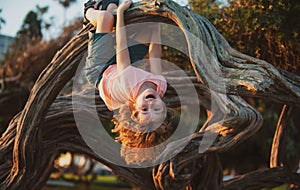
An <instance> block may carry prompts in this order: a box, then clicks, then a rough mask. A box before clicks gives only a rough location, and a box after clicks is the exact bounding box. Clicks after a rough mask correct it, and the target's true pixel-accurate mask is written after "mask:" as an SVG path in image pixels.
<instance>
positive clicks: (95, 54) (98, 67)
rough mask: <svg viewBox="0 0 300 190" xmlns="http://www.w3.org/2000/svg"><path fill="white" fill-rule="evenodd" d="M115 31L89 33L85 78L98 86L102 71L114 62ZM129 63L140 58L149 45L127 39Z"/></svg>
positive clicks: (145, 52) (143, 55)
mask: <svg viewBox="0 0 300 190" xmlns="http://www.w3.org/2000/svg"><path fill="white" fill-rule="evenodd" d="M115 47H116V38H115V33H114V32H111V33H94V32H93V31H92V32H90V33H89V44H88V56H87V59H86V64H85V75H86V79H87V80H88V81H89V82H90V83H91V84H93V85H95V86H96V88H97V87H98V84H99V82H100V80H101V78H102V74H103V72H104V71H105V70H106V69H107V68H108V67H109V66H110V65H112V64H116V49H115ZM128 49H129V54H130V60H131V63H134V62H137V61H140V60H142V59H143V58H144V57H145V55H146V54H147V53H148V49H149V47H148V46H147V45H144V44H141V43H139V42H137V41H135V40H132V39H128Z"/></svg>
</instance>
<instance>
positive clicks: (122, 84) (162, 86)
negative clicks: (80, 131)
mask: <svg viewBox="0 0 300 190" xmlns="http://www.w3.org/2000/svg"><path fill="white" fill-rule="evenodd" d="M144 82H152V83H154V84H155V85H156V86H157V88H156V91H157V93H158V94H159V95H160V97H162V96H163V95H164V94H165V92H166V90H167V81H166V79H165V78H164V77H163V76H162V75H155V74H153V73H150V72H147V71H144V70H142V69H139V68H136V67H134V66H131V65H130V66H128V67H126V68H125V69H124V70H123V71H122V72H121V73H119V74H118V71H117V65H116V64H114V65H111V66H109V67H108V68H107V69H106V70H105V72H104V73H103V77H102V79H101V81H100V83H99V86H98V88H99V92H100V97H101V98H102V100H103V101H104V102H105V104H106V106H107V107H108V109H109V110H115V109H118V108H120V106H121V105H122V104H125V103H126V102H128V101H134V100H135V99H136V97H137V94H138V91H139V89H140V87H141V86H142V84H143V83H144Z"/></svg>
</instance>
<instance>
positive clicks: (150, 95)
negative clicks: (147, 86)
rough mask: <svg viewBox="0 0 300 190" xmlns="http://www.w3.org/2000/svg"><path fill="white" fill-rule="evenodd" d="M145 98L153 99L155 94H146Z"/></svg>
mask: <svg viewBox="0 0 300 190" xmlns="http://www.w3.org/2000/svg"><path fill="white" fill-rule="evenodd" d="M145 99H146V100H147V99H155V96H154V95H153V94H148V95H147V96H146V97H145Z"/></svg>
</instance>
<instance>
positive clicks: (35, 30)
mask: <svg viewBox="0 0 300 190" xmlns="http://www.w3.org/2000/svg"><path fill="white" fill-rule="evenodd" d="M41 23H42V21H41V20H40V19H39V18H38V14H37V13H36V12H34V11H30V12H29V13H28V14H27V15H26V17H25V19H24V22H23V24H22V26H21V29H20V30H19V31H18V33H17V37H16V43H17V46H22V45H24V44H28V43H30V44H35V43H36V42H38V41H40V40H41V39H42V37H43V35H42V26H41Z"/></svg>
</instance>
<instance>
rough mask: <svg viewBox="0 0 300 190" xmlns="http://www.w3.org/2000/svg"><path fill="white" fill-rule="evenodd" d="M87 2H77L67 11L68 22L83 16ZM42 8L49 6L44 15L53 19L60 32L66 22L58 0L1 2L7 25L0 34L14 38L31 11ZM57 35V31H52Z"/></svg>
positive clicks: (1, 15)
mask: <svg viewBox="0 0 300 190" xmlns="http://www.w3.org/2000/svg"><path fill="white" fill-rule="evenodd" d="M85 1H86V0H77V3H74V4H72V5H71V6H70V8H69V9H68V10H67V20H72V18H74V17H79V16H81V15H82V14H83V13H82V9H83V4H84V2H85ZM37 5H39V6H40V7H44V6H47V5H48V6H49V9H48V12H47V13H46V14H45V15H44V19H45V20H49V21H50V17H53V18H54V19H53V21H54V23H53V24H54V27H52V28H53V29H54V28H55V29H56V30H57V31H60V30H61V28H62V26H63V21H64V9H63V7H62V6H61V5H60V4H59V3H58V1H56V0H14V1H8V0H0V9H2V12H1V13H0V17H2V18H3V19H4V20H5V22H6V23H5V24H4V25H3V26H2V27H1V30H0V34H2V35H8V36H11V37H14V36H15V35H16V33H17V31H18V30H19V29H20V27H21V25H22V23H23V20H24V19H25V16H26V15H27V13H28V12H29V11H30V10H33V11H36V10H37V9H36V6H37ZM51 32H52V33H56V31H51Z"/></svg>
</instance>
